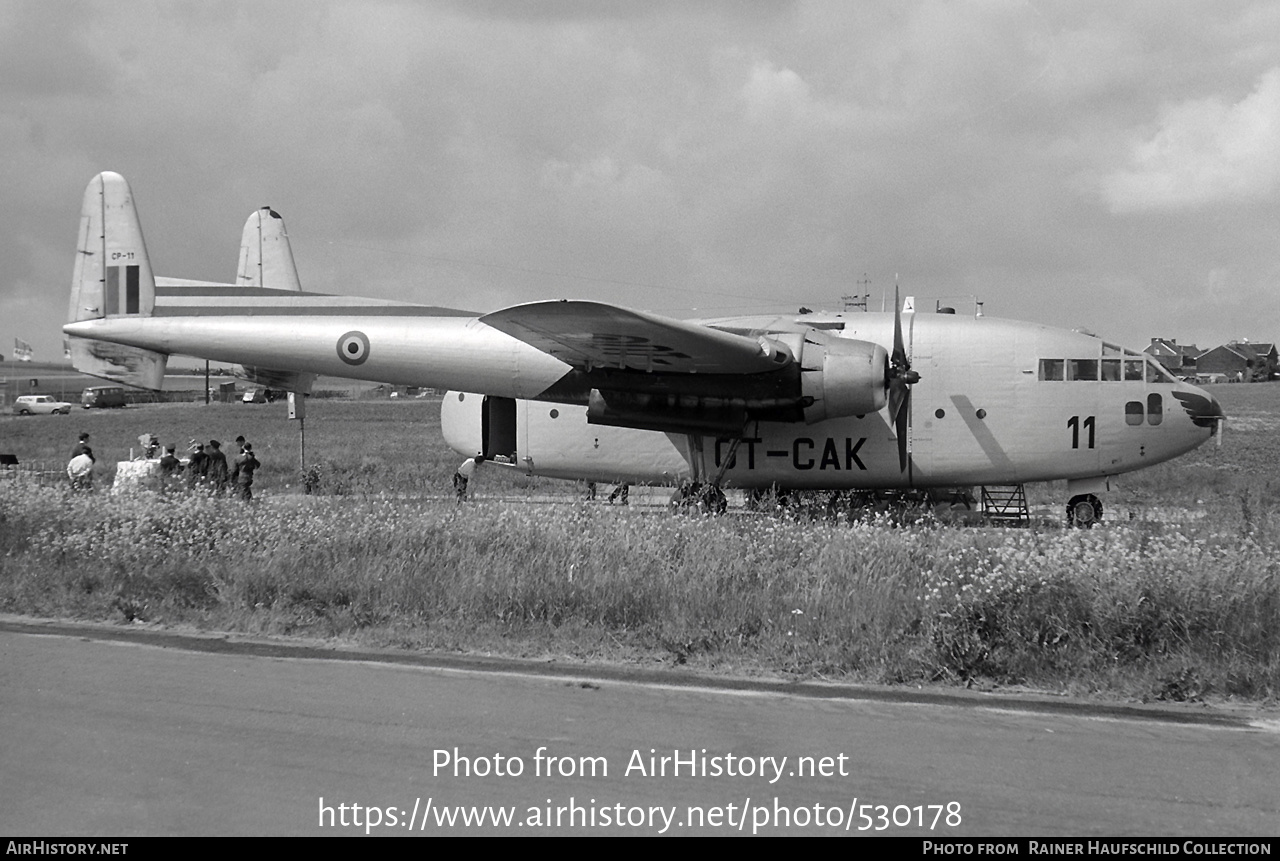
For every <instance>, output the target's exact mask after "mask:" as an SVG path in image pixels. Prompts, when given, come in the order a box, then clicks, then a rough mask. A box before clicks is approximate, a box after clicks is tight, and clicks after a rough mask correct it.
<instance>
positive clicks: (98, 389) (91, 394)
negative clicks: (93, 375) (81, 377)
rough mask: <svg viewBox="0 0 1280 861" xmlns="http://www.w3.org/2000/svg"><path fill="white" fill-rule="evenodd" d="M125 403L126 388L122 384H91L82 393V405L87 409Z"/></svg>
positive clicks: (117, 405) (121, 405)
mask: <svg viewBox="0 0 1280 861" xmlns="http://www.w3.org/2000/svg"><path fill="white" fill-rule="evenodd" d="M124 405H125V400H124V389H123V388H122V387H120V386H90V387H89V388H87V389H85V390H84V391H83V392H82V393H81V394H80V406H82V407H84V408H85V409H86V410H87V409H91V408H93V407H100V408H103V409H106V408H107V407H123V406H124Z"/></svg>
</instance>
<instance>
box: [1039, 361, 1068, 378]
mask: <svg viewBox="0 0 1280 861" xmlns="http://www.w3.org/2000/svg"><path fill="white" fill-rule="evenodd" d="M1065 364H1066V363H1065V362H1064V361H1063V360H1062V359H1041V360H1040V379H1042V380H1062V379H1066V378H1065V377H1064V376H1063V365H1065Z"/></svg>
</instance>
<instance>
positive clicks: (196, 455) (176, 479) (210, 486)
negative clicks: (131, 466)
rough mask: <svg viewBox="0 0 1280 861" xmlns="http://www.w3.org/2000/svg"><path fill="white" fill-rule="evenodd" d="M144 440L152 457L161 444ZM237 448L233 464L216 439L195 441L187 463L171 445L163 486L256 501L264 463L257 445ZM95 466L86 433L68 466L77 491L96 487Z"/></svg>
mask: <svg viewBox="0 0 1280 861" xmlns="http://www.w3.org/2000/svg"><path fill="white" fill-rule="evenodd" d="M143 438H144V439H146V440H148V441H147V442H144V444H143V452H144V454H145V455H147V456H150V455H152V454H153V451H154V450H156V449H158V448H159V441H158V440H156V438H155V437H154V436H151V435H150V434H143ZM236 445H238V446H239V447H240V451H239V454H237V455H236V457H235V460H234V461H232V462H230V463H228V461H227V456H226V454H224V453H223V451H222V443H221V442H219V441H218V440H216V439H211V440H209V442H208V444H207V445H206V444H205V443H202V442H197V441H196V440H194V439H193V440H191V443H190V452H191V454H190V456H189V457H188V458H187V461H186V463H183V462H182V461H181V460H179V459H178V456H177V454H176V451H177V446H175V445H170V446H167V447H166V448H165V450H164V455H163V456H161V457H160V482H161V487H162V488H163V489H164V490H166V491H168V490H174V489H177V488H180V487H184V486H185V487H186V488H187V489H188V490H203V491H206V492H208V493H210V494H212V495H214V496H221V495H223V494H226V493H230V494H231V495H233V496H236V497H238V498H240V499H243V500H245V501H249V500H251V499H253V477H254V473H256V472H257V471H258V468H259V467H260V466H261V465H262V464H261V462H260V461H259V460H258V457H257V455H255V454H254V453H253V445H252V444H251V443H249V442H246V441H245V438H244V437H243V436H238V437H236ZM94 463H95V458H94V456H93V449H92V448H91V447H90V446H89V434H88V433H82V434H80V441H79V442H77V443H76V446H75V448H73V449H72V450H71V460H70V462H69V463H68V464H67V476H68V477H69V478H70V479H71V486H72V488H73V489H76V490H87V489H90V488H91V487H92V486H93V466H94Z"/></svg>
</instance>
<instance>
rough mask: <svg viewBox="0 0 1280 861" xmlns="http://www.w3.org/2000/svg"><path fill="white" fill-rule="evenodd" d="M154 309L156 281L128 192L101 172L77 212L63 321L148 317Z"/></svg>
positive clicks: (116, 178)
mask: <svg viewBox="0 0 1280 861" xmlns="http://www.w3.org/2000/svg"><path fill="white" fill-rule="evenodd" d="M155 304H156V281H155V277H154V276H153V275H152V273H151V260H150V258H148V257H147V243H146V242H145V241H144V240H143V238H142V224H141V223H140V222H139V221H138V212H137V210H136V209H134V206H133V192H132V191H130V190H129V183H127V182H125V179H124V177H123V176H121V175H120V174H118V173H110V172H106V173H100V174H98V175H97V176H95V177H94V178H93V179H92V180H90V181H89V187H88V188H86V189H85V191H84V204H83V205H82V206H81V208H80V236H79V242H78V244H77V246H76V266H75V274H74V275H73V276H72V283H71V308H70V311H69V313H68V314H67V318H68V321H69V322H73V323H74V322H78V321H80V320H92V319H94V318H97V317H114V316H118V315H137V316H142V317H149V316H151V311H152V309H153V308H154V307H155Z"/></svg>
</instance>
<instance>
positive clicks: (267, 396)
mask: <svg viewBox="0 0 1280 861" xmlns="http://www.w3.org/2000/svg"><path fill="white" fill-rule="evenodd" d="M275 399H276V393H275V392H273V391H271V389H249V391H247V392H245V393H244V397H242V398H241V399H240V403H242V404H269V403H271V402H272V401H274V400H275Z"/></svg>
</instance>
